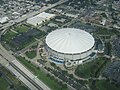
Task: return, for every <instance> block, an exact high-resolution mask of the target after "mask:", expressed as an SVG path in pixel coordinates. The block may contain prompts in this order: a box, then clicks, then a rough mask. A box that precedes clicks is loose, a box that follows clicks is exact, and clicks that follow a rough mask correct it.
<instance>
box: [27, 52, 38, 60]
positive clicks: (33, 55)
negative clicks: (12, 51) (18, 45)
mask: <svg viewBox="0 0 120 90" xmlns="http://www.w3.org/2000/svg"><path fill="white" fill-rule="evenodd" d="M36 54H37V53H36V51H35V50H32V51H27V52H25V55H26V56H27V57H28V58H30V59H33V58H35V57H36Z"/></svg>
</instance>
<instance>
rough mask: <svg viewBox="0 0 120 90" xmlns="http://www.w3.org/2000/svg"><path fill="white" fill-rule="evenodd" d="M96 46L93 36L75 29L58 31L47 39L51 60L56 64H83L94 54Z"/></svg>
mask: <svg viewBox="0 0 120 90" xmlns="http://www.w3.org/2000/svg"><path fill="white" fill-rule="evenodd" d="M94 46H95V40H94V37H93V36H92V35H91V34H89V33H88V32H86V31H84V30H81V29H75V28H62V29H57V30H55V31H52V32H51V33H49V34H48V35H47V36H46V39H45V47H46V49H47V51H48V54H49V59H51V60H52V61H54V62H56V63H64V62H65V61H72V62H74V63H82V62H83V61H84V60H86V59H88V57H89V56H90V55H91V54H92V53H93V51H94Z"/></svg>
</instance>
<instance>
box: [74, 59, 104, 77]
mask: <svg viewBox="0 0 120 90" xmlns="http://www.w3.org/2000/svg"><path fill="white" fill-rule="evenodd" d="M104 61H105V59H104V58H102V57H99V58H96V60H93V61H91V62H88V63H85V64H82V65H79V66H78V67H77V69H76V70H75V74H76V75H77V76H79V77H83V78H89V77H94V75H95V72H96V70H98V68H99V67H100V65H102V64H103V62H104Z"/></svg>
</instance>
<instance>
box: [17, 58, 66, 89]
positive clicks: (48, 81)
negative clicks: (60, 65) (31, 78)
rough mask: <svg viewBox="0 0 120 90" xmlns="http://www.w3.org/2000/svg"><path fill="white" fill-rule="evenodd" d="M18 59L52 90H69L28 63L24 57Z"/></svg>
mask: <svg viewBox="0 0 120 90" xmlns="http://www.w3.org/2000/svg"><path fill="white" fill-rule="evenodd" d="M17 59H18V60H19V61H20V62H21V63H22V64H23V65H25V66H26V67H27V68H28V69H29V70H31V71H32V72H33V73H34V74H35V75H36V76H37V77H38V78H39V79H40V80H41V81H43V83H45V84H46V85H47V86H48V87H50V88H51V89H52V90H68V89H67V88H64V87H63V86H62V85H60V84H59V82H58V80H56V79H55V78H51V77H49V75H47V74H46V73H45V72H43V71H42V70H40V69H39V68H37V67H36V66H35V65H33V64H32V63H30V62H29V61H27V60H26V59H25V58H24V57H20V56H19V57H17Z"/></svg>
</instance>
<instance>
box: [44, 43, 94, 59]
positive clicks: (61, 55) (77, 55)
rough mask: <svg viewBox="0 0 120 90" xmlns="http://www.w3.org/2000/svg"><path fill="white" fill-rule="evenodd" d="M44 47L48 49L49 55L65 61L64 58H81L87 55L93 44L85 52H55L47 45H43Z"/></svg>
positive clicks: (92, 49) (91, 50) (90, 51)
mask: <svg viewBox="0 0 120 90" xmlns="http://www.w3.org/2000/svg"><path fill="white" fill-rule="evenodd" d="M45 47H46V49H47V51H48V54H49V56H54V57H56V58H59V59H62V60H64V61H65V60H82V59H84V58H86V57H88V56H89V55H90V54H91V53H92V52H93V51H94V48H95V45H94V46H93V47H92V48H91V49H89V50H87V51H85V52H82V53H74V54H69V53H61V52H57V51H54V50H53V49H51V48H50V47H49V46H47V45H45Z"/></svg>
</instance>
